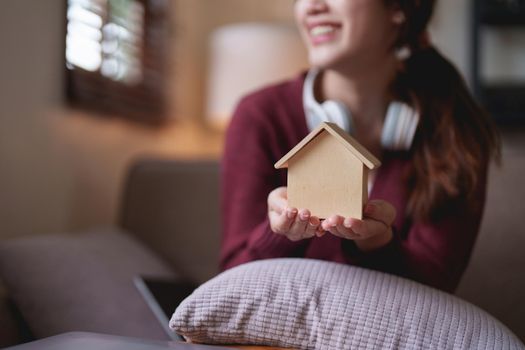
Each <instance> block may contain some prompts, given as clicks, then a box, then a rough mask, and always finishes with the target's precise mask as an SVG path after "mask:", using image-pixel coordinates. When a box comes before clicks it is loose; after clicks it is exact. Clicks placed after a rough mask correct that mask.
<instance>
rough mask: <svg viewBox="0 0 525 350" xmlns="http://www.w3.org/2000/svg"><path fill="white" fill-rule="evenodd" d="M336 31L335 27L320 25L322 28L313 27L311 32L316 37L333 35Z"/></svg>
mask: <svg viewBox="0 0 525 350" xmlns="http://www.w3.org/2000/svg"><path fill="white" fill-rule="evenodd" d="M334 30H335V28H334V27H332V26H329V25H320V26H315V27H313V28H312V29H311V30H310V34H311V35H313V36H316V35H323V34H327V33H331V32H333V31H334Z"/></svg>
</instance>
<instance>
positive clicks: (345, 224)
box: [343, 219, 352, 228]
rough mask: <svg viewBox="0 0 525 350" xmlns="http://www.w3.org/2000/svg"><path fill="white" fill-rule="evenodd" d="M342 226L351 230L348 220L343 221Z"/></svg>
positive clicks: (350, 223)
mask: <svg viewBox="0 0 525 350" xmlns="http://www.w3.org/2000/svg"><path fill="white" fill-rule="evenodd" d="M343 226H344V227H346V228H351V227H352V222H351V221H350V219H345V221H344V222H343Z"/></svg>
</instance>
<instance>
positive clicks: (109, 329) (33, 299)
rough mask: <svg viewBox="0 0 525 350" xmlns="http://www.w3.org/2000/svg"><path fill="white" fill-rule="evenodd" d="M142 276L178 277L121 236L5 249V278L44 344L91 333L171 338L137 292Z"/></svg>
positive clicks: (32, 242)
mask: <svg viewBox="0 0 525 350" xmlns="http://www.w3.org/2000/svg"><path fill="white" fill-rule="evenodd" d="M137 275H148V276H156V277H163V278H170V277H171V278H173V277H174V274H173V272H172V271H170V269H169V268H168V267H167V266H166V265H165V263H164V262H162V261H161V260H159V259H158V258H157V257H156V256H155V255H153V253H152V252H150V251H149V250H148V249H146V248H145V247H143V246H142V245H141V244H139V243H138V242H137V241H136V240H134V239H133V238H132V237H130V236H129V235H127V234H125V233H123V232H119V231H117V230H115V229H101V230H94V231H91V232H86V233H83V234H75V235H42V236H35V237H28V238H21V239H16V240H11V241H5V242H2V243H1V244H0V278H2V279H3V281H4V283H5V285H6V287H7V289H8V292H9V294H10V296H11V298H12V299H13V301H14V302H15V304H16V305H17V307H18V309H19V310H20V312H21V314H22V316H23V318H24V320H25V321H26V322H27V324H28V326H29V328H30V330H31V332H32V333H33V335H34V336H35V337H37V338H42V337H48V336H51V335H55V334H59V333H63V332H68V331H91V332H99V333H107V334H115V335H124V336H134V337H143V338H150V339H161V340H167V339H169V338H168V335H167V334H166V333H165V331H164V330H163V328H162V327H161V325H160V324H159V322H158V321H157V319H156V318H155V317H154V315H153V314H152V313H151V311H150V309H149V308H148V307H147V305H146V303H145V302H144V301H143V299H142V297H141V295H140V294H139V292H138V291H137V289H136V288H135V286H134V284H133V278H134V277H135V276H137Z"/></svg>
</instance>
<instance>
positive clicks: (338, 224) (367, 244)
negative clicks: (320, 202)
mask: <svg viewBox="0 0 525 350" xmlns="http://www.w3.org/2000/svg"><path fill="white" fill-rule="evenodd" d="M363 216H364V218H363V220H359V219H354V218H344V217H342V216H340V215H332V216H330V217H329V218H327V219H326V220H324V221H323V223H322V225H321V226H322V228H323V230H325V231H329V232H330V233H332V234H333V235H335V236H337V237H341V238H344V239H351V240H354V241H355V243H356V245H357V246H358V247H359V248H360V249H361V250H363V251H371V250H374V249H378V248H381V247H383V246H384V245H386V244H388V242H390V241H391V240H392V223H393V222H394V220H395V218H396V209H395V208H394V206H393V205H392V204H390V203H388V202H386V201H383V200H371V201H369V202H368V203H367V204H366V206H365V209H364V215H363Z"/></svg>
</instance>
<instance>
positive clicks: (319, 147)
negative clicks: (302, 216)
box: [275, 123, 381, 219]
mask: <svg viewBox="0 0 525 350" xmlns="http://www.w3.org/2000/svg"><path fill="white" fill-rule="evenodd" d="M380 165H381V163H380V162H379V160H378V159H377V158H376V157H374V156H373V155H372V154H371V153H370V152H369V151H368V150H367V149H366V148H364V147H363V146H362V145H361V144H359V143H358V142H357V141H356V140H355V139H354V138H353V137H351V136H350V135H349V134H348V133H346V132H345V131H344V130H342V129H341V128H340V127H338V126H337V125H336V124H333V123H322V124H321V125H319V127H317V128H316V129H315V130H313V131H312V132H311V133H310V134H309V135H308V136H306V137H305V138H304V139H303V140H302V141H301V142H299V143H298V144H297V146H295V147H294V148H293V149H292V150H290V152H288V153H287V154H286V155H285V156H284V157H282V158H281V159H280V160H279V161H278V162H277V163H275V168H277V169H281V168H288V203H289V205H290V207H294V208H305V209H309V210H310V211H311V213H312V215H315V216H317V217H319V218H321V219H325V218H327V217H329V216H331V215H334V214H338V215H342V216H344V217H353V218H357V219H362V214H363V207H364V205H365V204H366V202H367V200H368V172H369V170H373V169H376V168H377V167H379V166H380Z"/></svg>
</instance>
